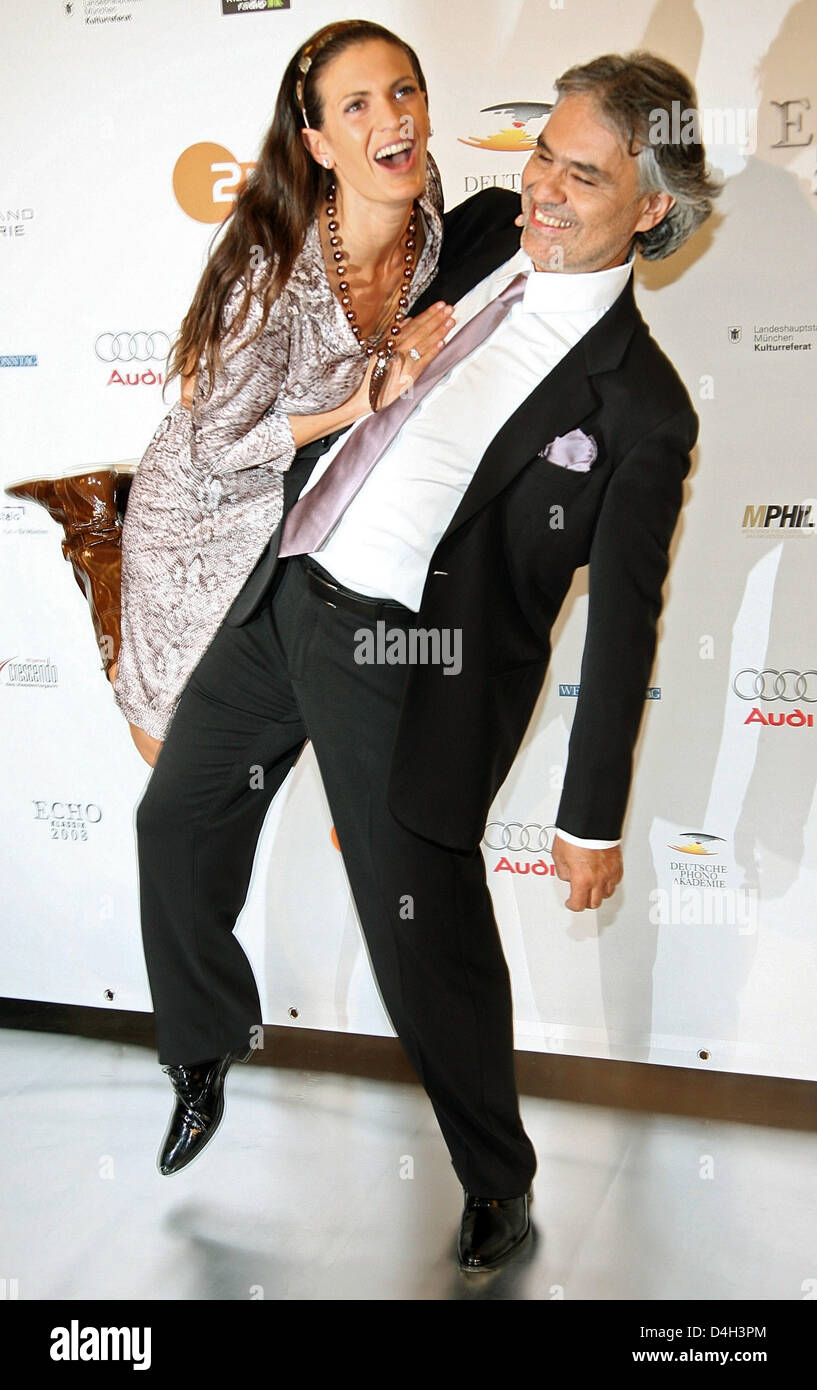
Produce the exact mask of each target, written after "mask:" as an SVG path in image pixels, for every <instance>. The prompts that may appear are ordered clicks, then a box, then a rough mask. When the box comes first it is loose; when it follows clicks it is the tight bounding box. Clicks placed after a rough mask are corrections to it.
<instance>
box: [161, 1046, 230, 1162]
mask: <svg viewBox="0 0 817 1390" xmlns="http://www.w3.org/2000/svg"><path fill="white" fill-rule="evenodd" d="M252 1054H253V1049H252V1048H250V1050H249V1052H248V1053H247V1054H246V1056H241V1057H238V1056H232V1057H231V1059H230V1066H232V1064H233V1062H248V1061H249V1060H250V1057H251V1056H252ZM230 1066H228V1067H227V1068H226V1070H225V1071H224V1073H223V1075H222V1078H221V1092H220V1095H219V1102H218V1109H217V1111H216V1116H215V1121H214V1123H213V1124H212V1125H211V1127H210V1132H209V1133H208V1135H207V1138H206V1139H205V1140H204V1141H203V1143H201V1144H200V1145H199V1147H198V1148H197V1149H196V1152H195V1153H194V1154H193V1155H192V1157H191V1158H187V1159H185V1161H184V1163H178V1164H177V1165H176V1166H175V1167H174V1168H162V1166H161V1164H160V1163H159V1159H158V1158H157V1159H156V1168H157V1170H158V1172H159V1173H160V1174H161V1176H162V1177H163V1178H173V1177H175V1176H176V1174H177V1173H182V1172H184V1170H185V1169H186V1168H189V1167H190V1165H191V1164H192V1163H195V1161H196V1159H197V1158H201V1156H202V1154H203V1153H204V1150H205V1149H206V1148H207V1145H208V1144H209V1143H210V1140H211V1139H213V1138H215V1135H216V1133H217V1131H218V1128H219V1126H220V1124H221V1121H222V1120H223V1119H224V1106H225V1103H226V1102H225V1094H224V1091H225V1087H226V1085H227V1074H228V1072H229V1070H230Z"/></svg>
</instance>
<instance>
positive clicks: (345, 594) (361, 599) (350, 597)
mask: <svg viewBox="0 0 817 1390" xmlns="http://www.w3.org/2000/svg"><path fill="white" fill-rule="evenodd" d="M298 559H299V560H300V561H301V563H302V564H303V567H304V569H305V570H306V576H307V580H308V582H309V587H310V589H312V590H313V591H314V592H315V593H316V594H317V595H318V597H319V598H321V599H323V601H324V603H328V604H329V605H330V607H332V608H348V610H349V612H350V613H359V614H360V616H361V617H362V618H368V619H369V620H370V622H376V621H377V619H378V618H390V619H391V620H392V621H397V622H401V621H402V622H404V623H410V622H413V620H414V619H415V618H416V617H417V614H416V613H414V612H412V610H411V609H410V608H406V607H405V606H404V604H402V603H395V602H394V601H393V600H392V599H385V598H367V597H366V595H365V594H356V593H355V591H354V589H345V588H344V586H343V585H342V584H339V583H338V581H337V579H334V578H333V577H332V575H331V574H328V573H327V571H326V570H325V569H321V567H320V565H317V564H316V563H315V561H314V560H311V559H310V558H309V557H308V556H307V555H299V556H298Z"/></svg>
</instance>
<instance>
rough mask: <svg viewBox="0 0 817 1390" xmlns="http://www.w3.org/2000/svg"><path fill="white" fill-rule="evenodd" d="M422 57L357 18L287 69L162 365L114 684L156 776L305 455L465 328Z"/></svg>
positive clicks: (136, 496)
mask: <svg viewBox="0 0 817 1390" xmlns="http://www.w3.org/2000/svg"><path fill="white" fill-rule="evenodd" d="M428 135H429V123H428V107H427V98H426V84H425V80H424V77H423V73H422V69H421V68H420V64H419V62H418V60H417V57H416V55H415V54H414V52H413V50H412V49H411V48H409V47H408V46H407V45H406V44H404V43H403V41H402V40H401V39H399V38H397V37H396V36H395V35H394V34H392V33H390V31H389V30H387V29H384V28H382V26H380V25H377V24H371V23H369V22H368V21H364V20H349V21H345V22H342V23H338V24H333V25H327V26H326V27H325V28H324V29H321V30H319V31H318V33H317V34H315V35H313V37H312V38H311V39H309V40H308V42H307V43H306V44H305V45H304V46H303V47H302V48H301V49H299V51H298V52H297V53H296V54H295V56H294V57H293V59H292V60H291V62H290V63H289V65H288V67H287V70H286V72H285V73H284V77H283V80H282V83H281V88H280V92H279V95H278V100H277V104H276V109H275V115H274V119H273V122H272V125H271V127H270V129H269V131H268V133H267V135H266V138H265V140H264V143H263V147H262V150H261V155H260V158H259V161H258V164H257V165H256V167H255V169H254V170H253V171H252V172H251V174H250V175H249V177H248V179H247V183H246V185H245V187H244V188H243V189H242V190H241V192H240V193H239V195H238V198H237V200H236V206H235V208H234V210H233V212H232V213H231V215H230V217H229V218H228V219H227V222H226V224H225V227H224V234H223V236H222V237H221V239H220V240H219V242H218V245H217V247H216V249H215V250H214V251H213V252H212V254H211V256H210V259H209V261H208V264H207V266H206V268H205V271H204V273H203V275H202V278H201V281H200V283H199V287H198V289H197V291H196V294H195V297H194V299H193V302H192V305H191V307H190V310H189V312H188V314H187V316H186V318H185V320H184V322H183V324H182V328H181V332H180V334H179V337H178V340H177V342H176V344H175V346H174V349H173V352H172V354H171V358H170V370H169V374H168V380H170V379H171V378H172V377H174V376H176V375H180V376H181V377H182V381H183V389H182V399H181V400H180V401H179V402H178V403H177V404H176V405H174V406H173V408H172V409H171V410H170V412H169V413H168V415H166V417H165V418H164V420H163V421H162V422H161V424H160V425H159V428H158V429H157V431H156V433H155V435H154V437H153V440H152V441H151V443H150V445H149V447H148V449H147V451H146V453H145V455H144V457H143V459H142V461H141V464H140V466H139V468H138V470H137V472H136V476H135V478H134V481H133V484H132V487H131V491H130V496H129V499H128V504H127V512H126V516H125V523H124V528H123V537H122V645H121V650H120V654H119V660H118V662H117V663H115V664H114V665H113V666H112V667H111V668H110V670H109V673H108V674H109V676H110V678H111V679H112V680H113V681H114V693H115V699H116V702H117V704H118V705H119V707H120V709H121V710H122V712H123V713H124V714H125V716H126V717H127V719H128V721H129V723H130V725H131V732H132V734H133V737H134V741H135V742H136V745H137V747H138V748H139V751H140V752H141V753H142V756H143V757H144V758H145V759H146V760H147V761H148V762H149V763H151V764H152V763H154V762H155V760H156V757H157V756H158V753H159V751H160V749H161V740H162V739H163V737H164V734H165V730H166V728H167V726H168V724H169V722H170V719H171V717H172V714H173V711H174V709H175V707H176V704H177V702H178V698H179V696H180V694H181V691H182V689H183V687H184V685H185V683H186V681H187V679H188V677H189V676H190V674H191V672H192V670H193V668H194V667H195V666H196V665H197V663H198V661H199V660H200V658H201V656H202V655H203V653H204V651H205V649H206V648H207V646H208V645H209V643H210V641H211V640H212V638H213V636H214V635H215V632H216V629H217V628H218V627H219V625H220V623H221V622H222V620H223V618H224V616H225V614H226V612H227V610H228V608H229V607H230V604H231V603H232V601H233V599H234V598H235V597H236V595H237V593H238V592H239V590H240V589H241V587H242V585H243V584H244V581H245V580H246V578H247V575H248V574H249V573H250V571H251V569H252V568H253V565H254V564H255V562H256V560H257V559H258V556H259V555H260V553H261V552H262V550H263V549H264V547H265V546H266V544H267V542H268V540H269V537H270V534H271V532H272V531H273V530H274V528H275V526H276V525H277V523H278V522H279V520H280V518H281V515H282V511H283V483H284V476H285V473H286V470H287V469H288V468H289V466H290V464H291V463H292V460H293V458H294V456H295V453H296V451H297V450H298V449H299V448H301V447H302V446H303V445H305V444H307V443H310V442H312V441H314V440H317V439H320V438H322V437H323V436H326V435H327V434H330V433H332V432H334V431H336V430H339V429H343V428H345V427H347V426H349V425H351V424H352V423H354V421H355V420H358V419H360V418H361V417H362V416H364V415H367V414H369V413H370V412H371V410H373V409H376V408H381V407H382V406H383V405H385V404H388V403H389V402H390V401H391V400H393V399H395V397H396V396H397V395H399V394H400V393H401V392H402V391H404V390H406V389H409V388H410V385H411V383H412V382H413V381H414V380H416V378H417V377H418V376H419V375H420V373H421V372H422V371H423V370H424V369H425V367H426V366H428V364H429V362H430V361H432V360H433V358H434V357H435V356H436V354H437V352H438V351H439V349H440V347H441V346H442V345H443V341H444V335H445V334H446V332H448V330H449V328H450V327H451V326H452V324H453V320H452V319H451V317H450V312H451V311H450V306H448V305H447V304H436V305H434V306H432V308H430V309H428V310H426V311H425V313H423V314H421V315H419V316H418V317H417V318H416V319H413V320H411V321H409V322H407V321H406V316H407V314H408V311H409V310H410V308H411V305H412V303H414V301H415V300H416V299H418V298H419V296H420V295H421V293H422V292H423V290H424V289H425V288H426V286H427V285H428V284H429V282H430V281H431V279H432V277H433V275H434V271H435V268H436V264H437V259H438V256H439V251H440V243H441V237H442V221H441V211H442V196H441V191H440V184H439V178H438V176H437V172H436V168H435V166H434V165H433V162H432V161H431V160H430V159H428V158H427V149H426V147H427V140H428Z"/></svg>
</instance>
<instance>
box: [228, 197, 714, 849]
mask: <svg viewBox="0 0 817 1390" xmlns="http://www.w3.org/2000/svg"><path fill="white" fill-rule="evenodd" d="M519 207H520V202H519V198H518V196H517V195H515V194H512V193H506V192H504V191H502V190H498V189H491V190H487V191H486V192H484V193H481V194H477V195H475V197H474V198H472V199H470V200H469V201H468V202H466V203H464V204H461V205H460V206H459V207H457V208H455V209H454V210H453V211H452V212H451V213H449V214H447V215H446V219H445V238H444V244H443V253H442V257H441V261H440V266H439V269H438V274H437V277H436V279H435V281H434V283H433V284H432V285H431V286H430V288H429V290H428V291H427V292H426V295H425V296H424V298H423V300H421V301H420V302H419V303H418V305H417V306H416V309H415V312H419V311H420V310H421V309H422V308H423V307H425V305H427V304H430V303H432V302H433V301H434V300H436V299H447V300H448V301H449V302H452V303H453V302H455V301H456V300H457V299H459V298H460V297H461V296H462V295H463V294H465V293H466V292H467V291H468V290H469V289H471V288H472V287H473V286H474V285H475V284H477V283H478V282H479V281H480V280H481V279H483V278H484V277H485V276H486V275H487V274H489V273H490V272H491V271H492V270H493V269H495V268H496V267H497V266H498V265H501V264H502V263H503V262H504V261H506V260H507V259H508V258H509V257H510V256H511V255H513V254H514V252H515V251H516V250H517V249H518V246H519V229H518V228H517V227H515V226H514V218H515V217H516V216H517V214H518V212H519ZM576 428H580V429H582V430H583V431H584V433H585V434H587V435H590V436H592V438H593V439H594V440H595V443H596V447H597V457H596V459H595V461H594V463H593V466H592V468H591V469H590V471H589V472H586V473H580V472H574V471H571V470H567V469H565V468H563V467H560V466H559V465H557V464H555V463H551V462H549V461H547V460H546V459H545V458H544V457H543V456H542V453H543V450H544V449H545V448H546V446H547V445H548V444H549V443H550V442H551V441H552V440H553V439H554V438H555V437H556V436H557V435H565V434H568V433H569V432H570V431H571V430H573V429H576ZM697 429H698V421H697V417H696V415H695V412H694V410H693V408H692V405H691V402H690V400H689V396H688V395H687V392H686V390H685V388H684V386H683V384H682V382H681V380H680V378H679V377H678V375H677V373H676V371H675V369H674V368H673V366H672V365H671V363H670V362H669V361H668V359H667V358H666V357H665V356H664V354H663V353H662V352H661V350H660V349H659V348H658V346H657V345H656V343H655V342H654V341H653V339H652V338H651V337H650V334H649V331H648V329H647V327H646V325H645V323H644V321H643V319H642V318H641V315H640V314H639V312H638V310H637V308H636V306H635V301H634V298H633V291H632V280H631V281H630V282H629V284H628V286H627V288H626V289H625V290H624V291H623V293H622V294H621V295H620V296H619V298H618V299H617V300H616V302H615V303H614V304H613V305H612V307H611V308H610V309H609V310H608V311H607V313H606V314H605V315H604V316H603V317H602V318H601V320H600V321H599V322H598V323H597V324H596V325H595V327H594V328H592V329H591V330H590V331H589V332H588V333H587V334H585V336H584V337H583V338H582V339H581V341H580V342H579V343H578V344H577V345H576V346H575V347H574V348H573V349H572V350H571V351H570V352H569V353H568V354H567V355H566V356H565V357H564V358H563V359H562V361H561V362H560V363H559V364H558V366H556V367H555V368H554V369H553V371H552V372H550V373H549V374H548V375H547V376H546V377H545V378H544V379H543V381H542V382H541V384H540V385H539V386H538V387H537V388H536V389H535V390H534V391H533V392H532V393H531V394H530V395H529V396H528V397H527V399H526V400H525V401H524V402H523V404H522V405H521V406H520V407H519V409H518V410H517V411H516V412H515V413H514V414H513V415H512V416H511V418H510V419H509V420H508V421H507V422H506V423H505V424H504V425H503V427H502V428H501V429H500V430H499V432H498V434H497V435H496V436H495V437H494V439H493V440H492V441H491V443H490V445H489V446H488V448H487V450H486V451H485V454H484V455H483V457H482V459H481V460H480V462H479V465H478V467H477V470H476V472H475V474H474V477H473V479H472V481H471V483H470V485H469V487H468V488H467V490H466V492H465V494H464V495H463V497H462V499H461V502H460V505H459V507H458V508H457V511H456V513H455V515H454V517H453V518H452V520H451V523H450V525H449V526H448V528H447V530H446V532H445V534H444V536H443V537H442V539H441V541H440V542H439V544H438V546H437V548H436V550H435V552H434V555H433V557H432V560H431V563H430V565H429V570H428V576H427V579H426V584H425V588H424V591H423V597H422V603H421V607H420V612H419V615H418V619H417V626H419V627H422V628H426V629H428V628H431V629H443V628H451V629H459V630H460V632H461V642H462V670H461V672H460V674H458V675H453V674H448V675H447V674H446V667H445V666H444V665H432V664H427V665H415V666H412V667H410V669H409V672H408V677H407V683H406V689H405V694H404V698H403V705H402V710H401V714H400V721H399V726H398V734H397V739H396V743H395V748H394V753H393V758H392V765H391V769H390V780H389V803H390V807H391V809H392V811H393V813H394V815H395V816H396V817H397V818H398V819H399V820H400V821H401V822H402V823H403V824H405V825H406V826H407V827H409V828H410V829H411V830H413V831H415V832H416V833H417V834H420V835H423V836H424V837H426V838H427V839H430V840H433V841H435V842H437V843H439V844H442V845H446V846H448V847H450V848H452V849H458V850H463V851H471V850H473V849H474V848H476V846H477V845H478V844H479V841H480V838H481V836H482V833H483V830H484V826H485V820H486V818H487V814H488V810H489V807H490V804H491V802H492V800H493V798H494V796H495V795H496V792H497V790H498V789H499V787H500V785H501V783H502V782H503V780H504V778H505V776H506V775H507V772H508V770H509V768H510V766H511V763H512V762H513V759H514V757H515V756H516V753H517V750H518V748H519V745H520V743H521V741H522V738H523V736H524V733H525V730H526V728H527V725H528V723H529V721H530V717H531V714H532V712H533V708H534V705H535V704H536V700H537V698H538V695H539V692H540V690H541V688H542V683H543V680H544V676H545V671H546V669H547V664H548V659H549V656H550V632H551V628H552V626H553V622H554V620H555V618H556V615H557V613H558V612H559V609H560V607H561V605H562V602H563V600H564V598H565V595H566V593H567V591H568V589H569V587H570V584H571V581H572V578H573V575H574V573H575V571H576V569H577V568H579V567H580V566H582V565H589V607H588V620H587V633H586V638H585V645H584V654H583V659H582V668H581V689H580V693H579V696H578V699H577V702H576V709H575V715H574V721H573V729H572V732H571V736H570V746H569V756H568V763H567V767H566V770H565V778H564V787H563V791H562V796H561V801H560V804H559V809H558V812H557V817H556V819H557V823H558V824H559V825H560V826H561V827H562V829H564V830H566V831H568V832H570V833H572V834H575V835H577V836H581V837H583V838H591V839H596V838H598V839H617V838H618V837H619V836H620V834H621V828H622V821H623V817H624V812H625V808H626V803H627V797H628V794H629V787H630V780H631V775H632V756H633V748H634V745H635V741H636V737H637V734H638V729H639V725H640V723H641V718H642V715H643V711H644V702H645V695H646V690H647V686H648V683H649V677H650V670H651V667H652V663H653V658H654V653H655V641H656V626H657V620H658V617H659V614H660V611H661V604H662V592H661V591H662V585H663V581H664V578H665V576H666V572H667V568H668V563H669V560H668V550H669V544H670V540H671V538H672V534H673V531H674V529H675V524H676V521H677V518H678V513H679V510H680V507H681V502H682V492H683V480H684V478H685V476H686V474H687V472H688V469H689V453H690V450H691V448H692V446H693V445H694V443H695V440H696V437H697ZM335 437H336V436H335ZM320 450H321V446H320V445H319V446H318V447H317V448H315V446H311V452H312V455H313V457H314V456H317V454H318V453H319V452H320ZM309 452H310V451H305V453H306V454H308V453H309ZM311 466H312V462H311V460H310V459H309V458H304V460H303V462H301V461H300V459H299V461H298V464H297V467H298V468H299V470H300V472H299V475H296V476H295V477H293V486H292V489H291V491H290V495H289V497H288V498H287V502H288V504H289V505H291V503H292V501H294V499H295V496H297V492H298V491H299V490H300V487H301V486H302V485H303V480H304V478H305V477H306V476H308V472H309V469H310V468H311ZM279 534H280V528H279V530H278V531H276V533H275V534H274V535H273V537H272V539H271V542H270V547H269V549H268V551H267V552H265V555H264V556H263V557H262V559H261V561H260V562H259V564H258V566H257V567H256V569H255V570H254V571H253V574H252V575H251V576H250V578H249V579H248V581H247V584H246V585H245V587H244V589H242V591H241V593H240V594H239V596H238V598H237V599H236V601H235V603H234V604H233V607H232V609H231V610H230V613H229V614H228V616H227V619H226V621H227V622H228V623H231V624H239V623H241V622H244V621H246V620H247V618H248V617H250V616H251V615H252V613H253V612H254V611H255V610H256V609H257V607H258V604H259V603H260V602H261V601H262V599H263V597H264V594H265V593H266V591H267V589H268V588H269V584H270V582H271V580H272V577H273V574H274V572H275V565H276V557H277V549H278V542H279Z"/></svg>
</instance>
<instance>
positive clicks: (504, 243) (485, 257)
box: [411, 222, 519, 315]
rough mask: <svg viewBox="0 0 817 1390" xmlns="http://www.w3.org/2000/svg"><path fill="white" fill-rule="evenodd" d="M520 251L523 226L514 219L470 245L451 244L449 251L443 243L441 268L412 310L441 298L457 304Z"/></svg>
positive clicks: (418, 311) (425, 307)
mask: <svg viewBox="0 0 817 1390" xmlns="http://www.w3.org/2000/svg"><path fill="white" fill-rule="evenodd" d="M518 250H519V228H518V227H517V226H515V225H514V223H513V222H511V223H510V224H509V225H508V226H507V227H501V228H500V229H499V230H496V229H491V230H490V231H488V232H486V233H485V235H484V236H483V237H481V238H479V239H478V240H477V242H476V243H475V244H472V245H471V246H470V247H465V246H453V247H452V246H449V247H448V248H447V254H445V252H446V247H445V243H443V251H444V254H443V257H442V260H441V265H440V269H439V270H438V272H437V275H436V276H435V278H434V279H433V280H432V282H431V284H430V286H429V287H428V289H427V290H425V292H424V293H423V294H422V296H421V297H420V299H418V301H417V303H416V304H415V305H414V307H413V308H412V310H411V313H412V315H416V314H419V313H422V311H423V309H427V308H428V307H429V305H431V304H435V303H436V302H437V300H438V299H444V300H446V302H447V303H449V304H456V303H457V300H459V299H462V297H463V295H466V294H468V292H469V290H472V289H473V288H474V286H475V285H478V284H479V282H480V280H484V279H485V277H486V275H490V274H491V272H492V271H493V270H496V268H497V266H500V265H503V264H504V262H505V261H509V260H510V259H511V256H515V255H516V253H517V251H518Z"/></svg>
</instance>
